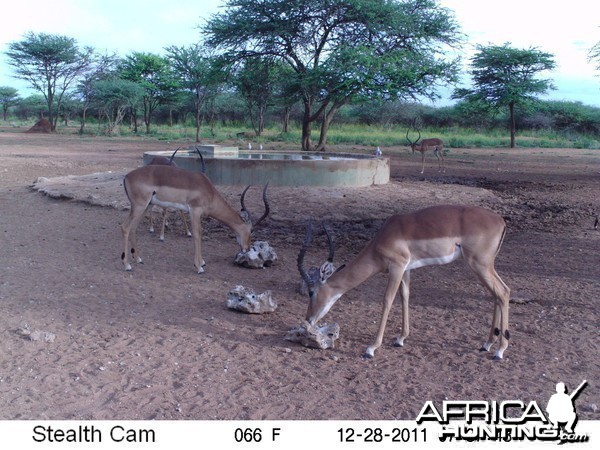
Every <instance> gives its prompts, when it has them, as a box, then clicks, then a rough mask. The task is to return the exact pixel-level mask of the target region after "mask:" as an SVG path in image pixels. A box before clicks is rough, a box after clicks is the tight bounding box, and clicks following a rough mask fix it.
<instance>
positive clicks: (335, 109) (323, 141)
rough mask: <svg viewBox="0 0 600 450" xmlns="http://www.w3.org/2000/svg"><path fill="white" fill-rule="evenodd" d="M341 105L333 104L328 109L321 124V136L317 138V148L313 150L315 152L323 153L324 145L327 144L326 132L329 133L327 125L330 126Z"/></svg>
mask: <svg viewBox="0 0 600 450" xmlns="http://www.w3.org/2000/svg"><path fill="white" fill-rule="evenodd" d="M342 105H343V103H334V104H333V106H332V107H331V108H330V109H329V111H327V112H326V113H325V115H324V117H323V121H322V122H321V135H320V136H319V143H318V144H317V148H316V149H315V150H316V151H318V152H324V151H325V145H326V144H327V131H329V125H331V121H332V120H333V117H334V116H335V114H336V113H337V112H338V110H339V109H340V108H341V107H342Z"/></svg>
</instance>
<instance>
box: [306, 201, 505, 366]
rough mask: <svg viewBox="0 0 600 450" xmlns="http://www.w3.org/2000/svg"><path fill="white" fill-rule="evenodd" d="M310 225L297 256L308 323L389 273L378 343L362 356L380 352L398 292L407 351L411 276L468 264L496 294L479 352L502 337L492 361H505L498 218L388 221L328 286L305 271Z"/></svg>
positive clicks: (467, 211) (451, 208)
mask: <svg viewBox="0 0 600 450" xmlns="http://www.w3.org/2000/svg"><path fill="white" fill-rule="evenodd" d="M311 227H312V223H310V222H309V225H308V227H307V228H308V229H307V232H306V238H305V241H304V244H303V246H302V249H301V250H300V254H299V255H298V270H299V271H300V274H301V276H302V278H303V279H304V280H305V281H306V283H307V284H308V285H309V295H310V300H309V303H308V310H307V312H306V320H307V322H308V323H309V324H310V325H316V324H317V322H318V321H319V320H321V319H322V318H323V316H325V314H327V312H328V311H329V310H330V309H331V307H332V306H333V305H334V304H335V302H336V301H337V300H338V299H339V298H340V297H341V296H342V295H344V294H345V293H346V292H348V291H349V290H351V289H354V288H355V287H357V286H358V285H360V284H362V283H363V282H364V281H366V280H367V279H369V278H370V277H372V276H373V275H375V274H377V273H388V274H389V278H388V282H387V288H386V291H385V295H384V300H383V314H382V316H381V321H380V323H379V330H378V332H377V336H376V338H375V342H373V344H372V345H370V346H369V347H368V348H367V350H366V352H365V354H364V356H365V357H366V358H372V357H373V356H374V354H375V350H376V349H377V348H379V347H380V346H381V343H382V341H383V334H384V330H385V325H386V322H387V318H388V314H389V312H390V308H391V306H392V303H393V301H394V298H395V297H396V293H397V292H398V289H400V297H401V300H402V334H401V335H400V336H399V337H398V338H397V339H396V340H395V345H396V346H402V345H404V340H405V339H406V337H407V336H408V333H409V323H408V322H409V320H408V318H409V316H408V296H409V285H410V272H411V270H413V269H417V268H419V267H424V266H430V265H439V264H447V263H450V262H452V261H455V260H456V259H458V258H460V257H461V256H462V257H464V258H465V260H466V261H467V264H468V265H469V267H470V268H471V269H472V270H473V272H474V273H475V275H476V276H477V278H478V279H479V281H480V282H481V283H482V284H483V285H484V286H485V287H486V288H487V289H488V290H489V291H490V292H491V293H492V295H493V297H494V300H495V303H494V314H493V318H492V327H491V330H490V333H489V336H488V340H487V341H486V342H485V343H484V344H483V346H482V347H481V350H482V351H488V350H489V349H490V347H491V346H492V344H493V343H494V342H495V340H496V339H497V338H498V337H499V338H500V343H499V347H498V350H497V351H496V354H495V356H494V359H501V358H502V355H503V353H504V351H505V350H506V348H507V347H508V340H509V338H510V333H509V331H508V303H509V298H510V289H509V288H508V286H507V285H506V284H505V283H504V282H503V281H502V279H501V278H500V276H499V275H498V274H497V273H496V270H495V268H494V261H495V259H496V255H497V254H498V252H499V250H500V246H501V245H502V241H503V239H504V234H505V231H506V224H505V222H504V219H503V218H502V217H500V216H499V215H498V214H496V213H494V212H492V211H489V210H487V209H483V208H479V207H474V206H456V205H444V206H433V207H430V208H425V209H422V210H420V211H416V212H413V213H410V214H402V215H394V216H392V217H390V218H389V219H388V220H387V221H386V222H385V223H384V224H383V226H382V227H381V229H380V230H379V231H378V232H377V234H376V235H375V236H374V237H373V239H372V240H371V241H370V242H369V243H368V244H367V245H366V246H365V247H364V248H363V249H362V250H361V251H360V253H359V254H358V255H357V256H356V258H354V259H353V260H352V261H350V262H349V263H348V264H347V265H346V266H345V267H342V268H340V269H338V270H337V271H336V272H335V273H333V274H332V275H331V276H330V277H329V278H328V279H327V280H325V281H324V282H323V281H318V282H314V281H313V280H312V279H311V278H310V276H309V274H308V272H306V270H305V269H304V255H305V253H306V249H307V247H308V245H309V244H310V236H311V233H312V230H311Z"/></svg>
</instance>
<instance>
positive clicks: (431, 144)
mask: <svg viewBox="0 0 600 450" xmlns="http://www.w3.org/2000/svg"><path fill="white" fill-rule="evenodd" d="M409 131H410V130H407V131H406V140H407V141H408V143H409V145H410V148H411V149H412V152H413V154H414V153H415V150H418V151H420V152H421V173H423V172H424V171H425V152H426V151H427V150H429V149H430V148H432V149H433V153H434V154H435V156H436V157H437V159H438V172H441V171H442V170H443V171H444V172H445V171H446V168H445V167H444V142H443V141H442V140H441V139H438V138H431V139H423V140H422V141H421V142H420V143H419V139H421V132H420V131H419V130H417V132H418V133H419V137H418V138H417V140H416V141H415V142H412V141H411V140H410V139H409V138H408V132H409Z"/></svg>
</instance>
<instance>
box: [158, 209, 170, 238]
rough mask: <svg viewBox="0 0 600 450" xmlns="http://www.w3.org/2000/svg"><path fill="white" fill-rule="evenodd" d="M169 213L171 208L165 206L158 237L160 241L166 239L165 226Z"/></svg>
mask: <svg viewBox="0 0 600 450" xmlns="http://www.w3.org/2000/svg"><path fill="white" fill-rule="evenodd" d="M168 215H169V209H168V208H163V215H162V224H161V225H160V234H159V236H158V239H159V240H160V241H164V240H165V227H166V226H167V217H168Z"/></svg>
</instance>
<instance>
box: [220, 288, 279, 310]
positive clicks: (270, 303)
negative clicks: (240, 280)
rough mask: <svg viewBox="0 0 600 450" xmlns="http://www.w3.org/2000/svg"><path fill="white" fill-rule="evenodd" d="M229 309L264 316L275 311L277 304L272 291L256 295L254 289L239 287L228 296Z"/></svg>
mask: <svg viewBox="0 0 600 450" xmlns="http://www.w3.org/2000/svg"><path fill="white" fill-rule="evenodd" d="M227 307H228V308H229V309H235V310H238V311H242V312H245V313H248V314H264V313H270V312H273V311H275V309H277V303H276V302H275V301H274V300H273V298H272V297H271V291H265V292H263V293H262V294H256V293H255V292H254V291H253V290H252V289H247V288H245V287H244V286H239V285H238V286H236V287H235V288H234V289H232V290H231V291H229V293H228V294H227Z"/></svg>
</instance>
